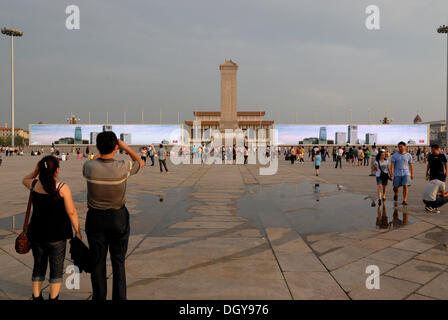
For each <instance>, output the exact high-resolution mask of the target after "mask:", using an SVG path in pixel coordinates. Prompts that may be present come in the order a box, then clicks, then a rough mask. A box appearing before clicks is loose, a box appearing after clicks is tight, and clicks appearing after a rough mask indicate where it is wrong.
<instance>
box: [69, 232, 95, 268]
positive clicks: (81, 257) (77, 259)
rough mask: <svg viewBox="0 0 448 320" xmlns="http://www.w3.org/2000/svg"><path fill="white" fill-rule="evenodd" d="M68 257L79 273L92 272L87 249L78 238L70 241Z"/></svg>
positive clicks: (89, 254)
mask: <svg viewBox="0 0 448 320" xmlns="http://www.w3.org/2000/svg"><path fill="white" fill-rule="evenodd" d="M70 257H71V259H72V260H73V264H74V265H75V266H77V267H78V268H79V272H83V271H85V272H87V273H91V272H92V259H91V253H90V250H89V248H88V247H87V246H86V245H85V244H84V242H82V241H81V240H80V239H79V238H78V237H74V238H72V239H71V240H70Z"/></svg>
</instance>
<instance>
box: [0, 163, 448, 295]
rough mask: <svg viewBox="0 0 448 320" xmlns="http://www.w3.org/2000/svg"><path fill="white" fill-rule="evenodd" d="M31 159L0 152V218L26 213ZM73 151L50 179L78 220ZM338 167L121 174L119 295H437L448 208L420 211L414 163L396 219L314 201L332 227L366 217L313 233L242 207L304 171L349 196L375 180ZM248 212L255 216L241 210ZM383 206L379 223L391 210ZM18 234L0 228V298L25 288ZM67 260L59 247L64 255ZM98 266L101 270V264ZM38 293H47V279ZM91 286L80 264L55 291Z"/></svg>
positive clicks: (79, 184)
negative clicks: (77, 282)
mask: <svg viewBox="0 0 448 320" xmlns="http://www.w3.org/2000/svg"><path fill="white" fill-rule="evenodd" d="M37 160H38V158H37V157H30V156H25V157H15V158H4V162H3V165H2V166H1V167H0V177H1V182H2V183H1V184H0V199H1V201H0V203H1V207H0V218H6V217H9V216H11V215H13V214H19V213H23V212H24V210H25V202H26V199H27V193H26V191H25V189H24V187H23V186H22V185H21V183H20V181H21V179H22V177H23V176H24V175H25V174H26V173H27V172H28V171H31V170H32V169H33V167H34V163H35V162H36V161H37ZM82 161H83V160H77V159H71V160H70V161H68V162H65V163H62V169H61V175H60V180H61V181H64V182H67V183H69V185H70V187H71V188H72V190H73V194H74V198H75V203H76V206H77V209H78V212H79V215H80V220H81V224H82V225H84V219H85V214H86V204H85V189H86V188H85V181H84V180H83V178H82V176H81V167H82ZM343 165H345V167H344V168H343V169H334V168H333V167H332V166H333V163H332V162H327V163H323V165H322V169H321V175H320V177H315V176H313V170H312V165H311V163H310V162H306V163H305V164H301V165H294V166H291V165H290V164H289V162H286V161H280V167H279V171H278V173H277V174H276V175H274V176H260V175H259V174H258V168H259V167H258V166H257V165H248V166H245V165H219V166H218V165H214V166H207V165H182V166H173V165H169V169H170V171H169V173H168V174H165V173H163V174H161V173H160V172H159V170H158V168H157V167H145V168H143V170H142V172H141V173H139V174H138V175H136V176H133V177H131V178H130V179H129V182H128V195H127V199H128V203H127V206H128V208H129V210H130V212H131V214H132V216H131V228H132V230H133V231H132V234H131V237H130V242H129V250H128V258H127V280H128V298H129V299H447V298H448V286H447V285H446V283H447V281H448V273H447V266H448V251H447V248H446V243H448V231H447V229H448V209H447V208H442V213H441V214H439V215H433V214H428V213H426V212H425V211H424V209H423V206H422V203H421V200H420V198H421V193H422V190H423V187H424V165H423V164H417V165H416V179H415V181H414V185H413V186H412V188H411V193H410V197H409V206H408V207H407V208H403V207H401V206H398V208H397V209H398V210H399V211H395V212H394V213H397V214H398V216H400V215H402V217H403V218H402V219H401V221H402V222H403V223H401V224H402V225H401V227H399V228H387V229H378V228H376V227H375V225H374V223H373V222H374V221H375V219H376V214H374V215H372V216H371V212H376V209H374V208H370V200H364V202H365V208H366V209H365V210H363V209H359V207H358V206H357V205H355V202H351V201H346V203H342V204H339V206H338V207H337V209H335V210H333V211H331V207H328V206H324V201H322V202H320V203H317V204H316V205H315V206H314V207H313V208H314V209H313V210H320V212H321V213H322V212H323V213H324V214H325V213H327V211H328V214H330V213H331V214H332V215H331V216H329V218H328V219H326V220H325V221H324V220H321V221H315V222H314V223H316V224H317V225H319V223H322V224H325V225H330V226H332V224H333V222H334V226H339V225H340V224H341V223H344V221H340V220H343V218H342V217H345V216H344V214H345V213H346V212H350V211H353V212H352V214H353V215H356V216H360V217H361V220H363V217H364V216H365V219H367V220H369V221H371V222H372V223H371V227H366V228H364V229H359V228H354V229H353V230H348V231H347V230H345V231H335V232H314V233H311V234H310V233H307V234H301V233H300V232H299V231H297V230H298V229H300V228H297V227H296V226H294V224H293V223H291V224H290V225H289V224H288V223H283V222H282V223H277V224H276V223H275V222H276V221H271V222H269V223H267V222H266V221H268V220H269V217H266V216H261V212H262V211H263V206H264V205H261V204H259V203H255V202H254V203H253V206H252V203H251V202H250V200H249V204H250V206H249V207H247V205H246V206H244V207H243V205H242V202H241V200H242V199H245V198H246V199H247V197H248V196H251V195H252V194H256V193H257V192H258V190H261V188H263V190H265V192H268V191H266V190H270V189H268V188H269V187H270V186H279V185H299V184H300V183H303V182H306V181H309V182H310V183H313V184H314V183H319V184H320V185H321V186H322V188H323V189H324V188H325V186H326V185H327V184H330V185H331V184H340V185H342V186H343V188H344V191H342V192H344V193H345V194H352V193H353V194H355V195H358V196H357V197H358V198H359V199H363V198H364V196H370V197H374V196H375V191H376V185H375V181H374V178H372V177H368V173H369V172H368V169H367V168H365V167H364V168H363V167H360V168H353V167H349V166H347V165H346V163H345V162H344V163H343ZM257 188H260V189H257ZM298 190H300V192H298V193H299V194H300V193H301V192H302V191H301V189H298ZM303 192H305V191H303ZM266 196H267V197H268V196H269V194H266ZM272 196H273V197H274V198H275V197H277V196H278V197H282V195H281V194H280V195H272ZM306 197H307V195H305V196H304V198H303V199H305V198H306ZM322 197H325V194H322ZM391 198H392V193H391V192H390V193H389V194H388V203H389V202H390V203H392V199H391ZM300 199H301V198H297V200H295V199H294V198H292V199H290V198H285V200H282V201H284V202H286V201H290V202H291V203H292V204H293V205H294V203H295V202H297V206H298V207H299V206H300V205H301V201H302V200H300ZM303 201H305V200H303ZM400 202H401V201H400ZM388 205H389V204H388ZM316 208H317V209H316ZM388 208H389V207H388ZM369 210H373V211H369ZM243 211H248V212H243ZM293 211H294V210H293ZM330 211H331V212H330ZM388 211H391V210H388ZM258 212H260V218H259V219H258V218H255V219H253V218H251V217H257V214H258ZM288 212H289V211H288ZM246 213H248V214H246ZM391 213H392V212H390V213H389V221H391V220H393V218H392V216H391V215H390V214H391ZM276 214H277V212H272V220H277V219H280V218H277V217H284V216H287V214H286V213H285V212H282V213H281V214H282V216H277V215H276ZM288 214H289V213H288ZM295 214H296V215H297V214H298V215H300V214H302V213H300V211H298V213H295ZM303 214H304V213H303ZM379 214H380V216H381V214H382V213H381V212H379ZM338 215H340V217H341V218H339V219H338ZM405 215H406V217H408V216H409V217H410V218H409V219H408V218H405ZM288 217H291V215H289V216H288ZM9 219H10V218H7V220H3V222H4V223H5V222H9ZM255 220H257V221H258V222H259V223H254V221H255ZM407 220H408V221H409V223H406V221H407ZM285 221H286V220H285ZM395 221H398V220H395ZM255 222H256V221H255ZM347 222H349V221H347ZM4 223H3V224H4ZM337 229H338V228H336V229H335V230H337ZM341 230H342V229H341ZM16 233H17V231H16V232H15V233H14V232H12V231H11V230H10V228H7V227H4V228H3V229H1V230H0V299H29V298H30V296H31V283H30V280H31V270H32V264H33V261H32V260H33V259H32V255H31V254H27V255H18V254H16V253H15V251H14V240H15V237H16V236H17V234H16ZM84 240H85V241H86V237H85V235H84ZM70 264H71V261H70V260H69V255H68V254H67V259H66V265H70ZM368 265H377V266H378V267H379V268H380V271H381V277H380V289H379V290H368V289H366V286H365V281H366V278H367V276H368V274H366V273H365V269H366V266H368ZM108 270H109V274H110V275H111V273H112V272H111V268H110V265H108ZM110 280H111V279H109V289H111V281H110ZM64 281H65V279H64ZM109 291H111V290H109ZM45 292H46V294H45V295H47V293H48V288H46V289H45ZM90 296H91V285H90V279H89V276H88V275H86V274H85V273H83V274H82V275H81V287H80V289H79V290H68V289H66V288H65V287H64V286H63V289H62V292H61V299H89V298H90ZM110 296H111V292H109V297H110Z"/></svg>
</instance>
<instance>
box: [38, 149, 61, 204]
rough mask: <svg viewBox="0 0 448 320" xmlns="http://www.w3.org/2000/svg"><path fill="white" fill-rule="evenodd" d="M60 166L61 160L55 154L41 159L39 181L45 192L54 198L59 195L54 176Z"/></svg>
mask: <svg viewBox="0 0 448 320" xmlns="http://www.w3.org/2000/svg"><path fill="white" fill-rule="evenodd" d="M58 168H59V160H58V158H56V157H54V156H46V157H43V158H42V160H40V161H39V181H40V183H41V184H42V187H43V188H44V190H45V192H46V193H48V194H49V195H50V196H52V197H54V198H58V197H59V192H58V191H57V189H56V179H55V176H54V174H55V172H56V170H57V169H58Z"/></svg>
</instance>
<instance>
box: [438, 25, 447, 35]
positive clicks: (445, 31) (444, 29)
mask: <svg viewBox="0 0 448 320" xmlns="http://www.w3.org/2000/svg"><path fill="white" fill-rule="evenodd" d="M437 32H438V33H448V26H446V25H443V26H440V27H439V28H438V29H437Z"/></svg>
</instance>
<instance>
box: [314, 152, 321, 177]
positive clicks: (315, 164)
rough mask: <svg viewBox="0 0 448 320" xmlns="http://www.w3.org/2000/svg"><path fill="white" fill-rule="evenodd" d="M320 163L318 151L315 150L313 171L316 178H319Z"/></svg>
mask: <svg viewBox="0 0 448 320" xmlns="http://www.w3.org/2000/svg"><path fill="white" fill-rule="evenodd" d="M320 161H321V156H320V151H319V150H317V151H316V155H315V156H314V170H316V176H317V177H318V176H319V168H320Z"/></svg>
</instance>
